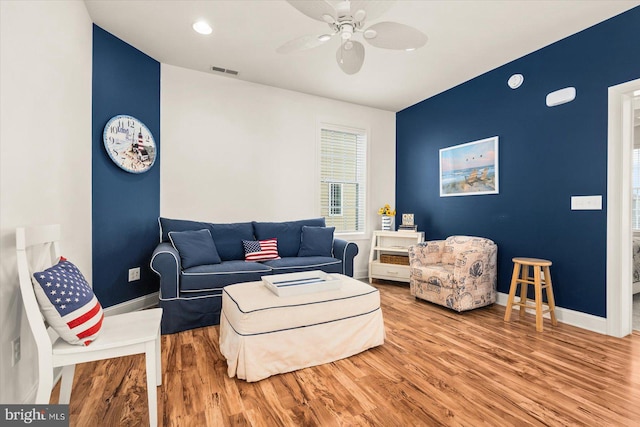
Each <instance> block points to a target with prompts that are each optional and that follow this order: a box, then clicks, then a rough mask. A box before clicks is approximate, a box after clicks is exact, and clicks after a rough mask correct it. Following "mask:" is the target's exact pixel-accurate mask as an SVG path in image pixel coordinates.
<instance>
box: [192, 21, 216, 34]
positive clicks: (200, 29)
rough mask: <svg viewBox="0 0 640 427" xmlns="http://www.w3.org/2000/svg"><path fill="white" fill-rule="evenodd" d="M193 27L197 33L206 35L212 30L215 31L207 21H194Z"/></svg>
mask: <svg viewBox="0 0 640 427" xmlns="http://www.w3.org/2000/svg"><path fill="white" fill-rule="evenodd" d="M193 29H194V30H195V32H196V33H199V34H204V35H207V34H211V32H212V31H213V29H211V26H210V25H209V24H207V23H206V22H205V21H198V22H194V24H193Z"/></svg>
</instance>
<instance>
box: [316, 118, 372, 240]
mask: <svg viewBox="0 0 640 427" xmlns="http://www.w3.org/2000/svg"><path fill="white" fill-rule="evenodd" d="M366 141H367V136H366V133H365V132H364V131H360V130H350V131H346V130H341V129H334V128H331V127H328V126H323V127H322V128H321V129H320V209H321V212H320V214H321V215H322V216H323V217H325V220H326V223H327V226H331V227H336V231H337V232H354V231H364V229H365V223H364V221H365V209H364V207H365V195H366V176H367V173H366Z"/></svg>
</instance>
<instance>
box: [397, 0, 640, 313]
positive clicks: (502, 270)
mask: <svg viewBox="0 0 640 427" xmlns="http://www.w3.org/2000/svg"><path fill="white" fill-rule="evenodd" d="M638 28H640V7H636V8H634V9H631V10H630V11H628V12H626V13H623V14H621V15H618V16H616V17H614V18H611V19H609V20H607V21H604V22H602V23H600V24H598V25H595V26H593V27H591V28H588V29H586V30H584V31H582V32H580V33H577V34H574V35H572V36H570V37H568V38H566V39H563V40H561V41H559V42H557V43H554V44H552V45H549V46H547V47H545V48H543V49H541V50H538V51H536V52H533V53H531V54H529V55H527V56H524V57H522V58H520V59H517V60H515V61H513V62H511V63H508V64H506V65H504V66H502V67H500V68H497V69H495V70H492V71H490V72H488V73H486V74H483V75H481V76H479V77H477V78H474V79H472V80H470V81H468V82H466V83H464V84H461V85H459V86H457V87H455V88H452V89H450V90H448V91H446V92H443V93H441V94H439V95H436V96H434V97H432V98H429V99H426V100H424V101H422V102H420V103H419V104H416V105H414V106H411V107H409V108H407V109H405V110H403V111H400V112H399V113H398V114H397V116H396V133H397V135H396V137H397V157H396V168H397V169H396V170H397V172H396V173H397V179H396V197H397V199H396V205H397V211H398V213H399V214H401V213H403V212H413V213H415V221H416V223H417V224H418V226H419V229H420V230H424V231H425V232H426V237H427V240H436V239H443V238H446V237H447V236H450V235H455V234H467V235H477V236H484V237H488V238H491V239H493V240H494V241H495V242H496V243H497V244H498V269H499V272H498V277H499V278H498V291H500V292H504V293H508V291H509V284H510V280H511V272H512V262H511V259H512V258H513V257H515V256H527V257H538V258H545V259H549V260H551V261H553V266H552V267H551V275H552V279H553V285H554V294H555V298H556V304H557V305H558V306H561V307H564V308H568V309H571V310H576V311H580V312H584V313H588V314H592V315H595V316H600V317H606V239H607V236H606V197H607V121H608V117H607V111H608V110H607V108H608V107H607V102H608V87H609V86H614V85H616V84H620V83H623V82H626V81H629V80H634V79H638V78H640V55H639V54H638V53H639V52H640V50H639V49H638ZM515 73H521V74H523V75H524V77H525V80H524V83H523V85H522V86H521V87H520V88H519V89H517V90H512V89H510V88H509V87H508V86H507V80H508V79H509V76H511V75H512V74H515ZM424 78H426V79H428V78H429V73H428V70H427V71H426V72H425V73H424ZM567 86H575V87H576V90H577V96H576V99H575V100H574V101H573V102H571V103H568V104H564V105H560V106H556V107H552V108H549V107H547V106H546V105H545V97H546V95H547V94H548V93H549V92H553V91H555V90H558V89H561V88H564V87H567ZM492 136H498V137H499V138H500V142H499V184H500V194H497V195H476V196H463V197H440V195H439V194H440V193H439V171H438V169H439V165H438V162H439V150H440V149H441V148H446V147H450V146H453V145H458V144H462V143H466V142H470V141H475V140H479V139H484V138H488V137H492ZM572 195H602V197H603V210H600V211H572V210H570V198H571V196H572Z"/></svg>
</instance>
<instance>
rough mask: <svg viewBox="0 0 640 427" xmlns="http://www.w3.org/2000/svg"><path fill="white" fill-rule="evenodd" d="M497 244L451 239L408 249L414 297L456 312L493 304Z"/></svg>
mask: <svg viewBox="0 0 640 427" xmlns="http://www.w3.org/2000/svg"><path fill="white" fill-rule="evenodd" d="M497 255H498V247H497V246H496V244H495V243H494V242H493V241H491V240H489V239H485V238H482V237H472V236H451V237H448V238H447V239H446V240H432V241H429V242H424V243H420V244H418V245H414V246H410V247H409V266H410V276H409V279H410V281H409V288H410V291H411V295H413V296H414V297H416V298H420V299H424V300H427V301H430V302H433V303H436V304H440V305H443V306H445V307H448V308H450V309H452V310H455V311H458V312H460V311H465V310H471V309H474V308H478V307H484V306H486V305H489V304H493V303H494V302H495V301H496V287H497V268H496V263H497Z"/></svg>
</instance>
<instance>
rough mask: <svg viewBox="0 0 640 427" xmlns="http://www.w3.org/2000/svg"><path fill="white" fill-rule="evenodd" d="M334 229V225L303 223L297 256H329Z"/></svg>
mask: <svg viewBox="0 0 640 427" xmlns="http://www.w3.org/2000/svg"><path fill="white" fill-rule="evenodd" d="M335 229H336V228H335V227H310V226H308V225H303V226H302V234H301V238H300V250H299V251H298V256H300V257H308V256H324V257H331V256H332V255H333V232H334V231H335Z"/></svg>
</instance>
